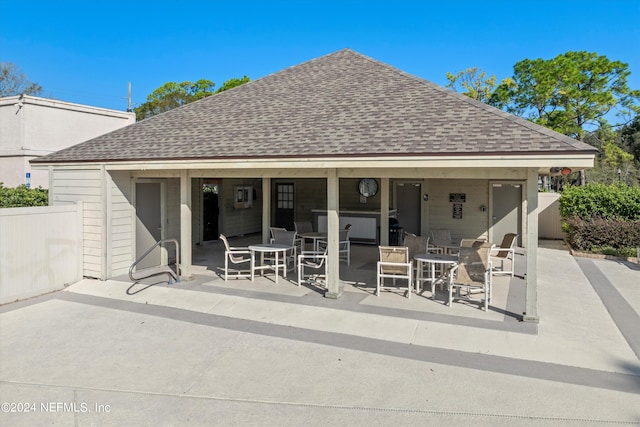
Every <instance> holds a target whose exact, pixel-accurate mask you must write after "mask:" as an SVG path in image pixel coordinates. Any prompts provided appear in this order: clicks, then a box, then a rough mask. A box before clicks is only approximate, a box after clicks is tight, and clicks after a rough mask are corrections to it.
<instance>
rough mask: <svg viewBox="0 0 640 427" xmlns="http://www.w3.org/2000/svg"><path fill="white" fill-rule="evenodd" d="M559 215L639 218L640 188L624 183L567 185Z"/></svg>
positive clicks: (561, 199)
mask: <svg viewBox="0 0 640 427" xmlns="http://www.w3.org/2000/svg"><path fill="white" fill-rule="evenodd" d="M560 214H561V215H562V217H563V218H571V217H573V216H578V217H579V218H582V219H589V218H592V217H599V218H604V219H611V218H618V219H627V220H631V221H636V220H640V187H630V186H628V185H625V184H616V185H605V184H589V185H586V186H584V187H574V186H569V187H565V189H564V190H563V191H562V195H561V196H560Z"/></svg>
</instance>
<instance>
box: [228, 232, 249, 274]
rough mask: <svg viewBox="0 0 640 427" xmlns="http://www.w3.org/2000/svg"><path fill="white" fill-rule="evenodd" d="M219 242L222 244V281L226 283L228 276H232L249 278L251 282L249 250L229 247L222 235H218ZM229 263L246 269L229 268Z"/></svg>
mask: <svg viewBox="0 0 640 427" xmlns="http://www.w3.org/2000/svg"><path fill="white" fill-rule="evenodd" d="M220 240H222V242H223V243H224V281H225V282H226V281H227V279H228V278H229V274H230V273H233V274H232V277H235V278H236V279H238V278H245V277H249V278H251V279H252V280H253V276H252V274H251V273H252V272H253V267H254V259H253V255H252V253H251V251H250V250H249V248H245V247H234V246H230V245H229V241H228V240H227V237H226V236H225V235H224V234H221V235H220ZM229 261H231V263H232V264H233V265H237V266H244V265H246V266H247V269H244V268H237V269H233V268H229Z"/></svg>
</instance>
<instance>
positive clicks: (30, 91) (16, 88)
mask: <svg viewBox="0 0 640 427" xmlns="http://www.w3.org/2000/svg"><path fill="white" fill-rule="evenodd" d="M41 93H42V86H40V85H39V84H38V83H34V82H32V81H30V80H29V79H27V78H26V76H25V75H24V74H23V73H22V72H21V71H20V69H19V68H18V66H17V65H16V64H14V63H13V62H0V97H4V96H15V95H23V94H24V95H40V94H41Z"/></svg>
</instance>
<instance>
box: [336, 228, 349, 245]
mask: <svg viewBox="0 0 640 427" xmlns="http://www.w3.org/2000/svg"><path fill="white" fill-rule="evenodd" d="M338 239H339V240H338V241H339V242H340V243H339V245H340V248H342V247H343V246H346V244H347V241H348V240H349V229H348V228H345V229H343V230H339V231H338Z"/></svg>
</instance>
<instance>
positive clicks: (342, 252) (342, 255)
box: [318, 224, 351, 265]
mask: <svg viewBox="0 0 640 427" xmlns="http://www.w3.org/2000/svg"><path fill="white" fill-rule="evenodd" d="M348 226H349V228H345V229H343V230H339V231H338V258H339V259H340V261H346V263H347V265H351V241H350V240H349V229H350V228H351V226H350V225H349V224H348ZM327 245H328V242H327V241H326V240H318V251H322V250H323V249H325V248H326V247H327Z"/></svg>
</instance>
